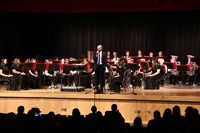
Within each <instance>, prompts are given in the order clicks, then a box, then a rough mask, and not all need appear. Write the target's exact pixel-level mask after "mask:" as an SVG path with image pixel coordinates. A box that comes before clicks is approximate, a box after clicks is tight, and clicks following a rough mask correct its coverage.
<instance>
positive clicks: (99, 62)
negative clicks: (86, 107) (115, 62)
mask: <svg viewBox="0 0 200 133" xmlns="http://www.w3.org/2000/svg"><path fill="white" fill-rule="evenodd" d="M102 49H103V48H102V45H101V44H99V45H98V46H97V51H96V53H94V54H93V60H94V66H93V70H94V71H95V75H94V84H95V90H96V92H95V94H104V92H103V87H104V86H105V78H104V72H105V67H106V65H107V59H106V52H105V51H102Z"/></svg>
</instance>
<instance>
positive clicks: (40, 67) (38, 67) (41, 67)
mask: <svg viewBox="0 0 200 133" xmlns="http://www.w3.org/2000/svg"><path fill="white" fill-rule="evenodd" d="M46 65H47V64H45V63H37V64H36V70H37V71H39V72H44V71H45V69H46Z"/></svg>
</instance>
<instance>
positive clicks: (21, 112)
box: [17, 105, 24, 114]
mask: <svg viewBox="0 0 200 133" xmlns="http://www.w3.org/2000/svg"><path fill="white" fill-rule="evenodd" d="M17 113H18V114H23V113H24V106H22V105H21V106H19V107H18V108H17Z"/></svg>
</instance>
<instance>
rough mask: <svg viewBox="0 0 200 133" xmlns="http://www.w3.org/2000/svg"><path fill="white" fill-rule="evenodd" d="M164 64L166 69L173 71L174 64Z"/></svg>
mask: <svg viewBox="0 0 200 133" xmlns="http://www.w3.org/2000/svg"><path fill="white" fill-rule="evenodd" d="M164 64H165V65H166V66H167V68H168V69H175V68H174V64H173V63H171V62H164Z"/></svg>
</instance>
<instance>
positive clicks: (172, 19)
mask: <svg viewBox="0 0 200 133" xmlns="http://www.w3.org/2000/svg"><path fill="white" fill-rule="evenodd" d="M199 15H200V12H199V11H185V12H150V13H144V12H141V13H70V14H69V13H68V14H65V13H60V14H58V13H57V14H56V13H40V14H39V13H1V14H0V20H1V21H0V57H8V58H9V59H10V60H12V59H13V58H14V57H16V56H17V57H20V58H21V59H22V60H23V59H26V58H31V57H34V56H39V57H40V56H41V57H42V58H41V59H44V58H53V57H54V56H58V57H59V58H61V57H71V56H72V57H76V58H82V57H87V51H88V50H90V51H93V50H96V46H97V44H99V43H102V45H103V46H104V49H105V50H106V51H107V50H109V51H111V52H112V51H117V52H118V55H119V56H122V55H124V54H125V51H126V50H130V51H131V55H137V50H139V49H141V50H142V51H143V53H144V55H147V54H148V53H149V52H150V51H152V52H154V55H155V56H156V55H157V53H158V51H160V50H162V51H163V53H164V56H165V57H166V60H169V58H170V55H171V54H175V55H178V56H179V59H180V60H181V61H182V63H185V62H186V59H187V58H186V55H187V54H192V55H195V56H196V57H198V58H199V57H200V54H199V50H200V45H199V44H200V20H199Z"/></svg>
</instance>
